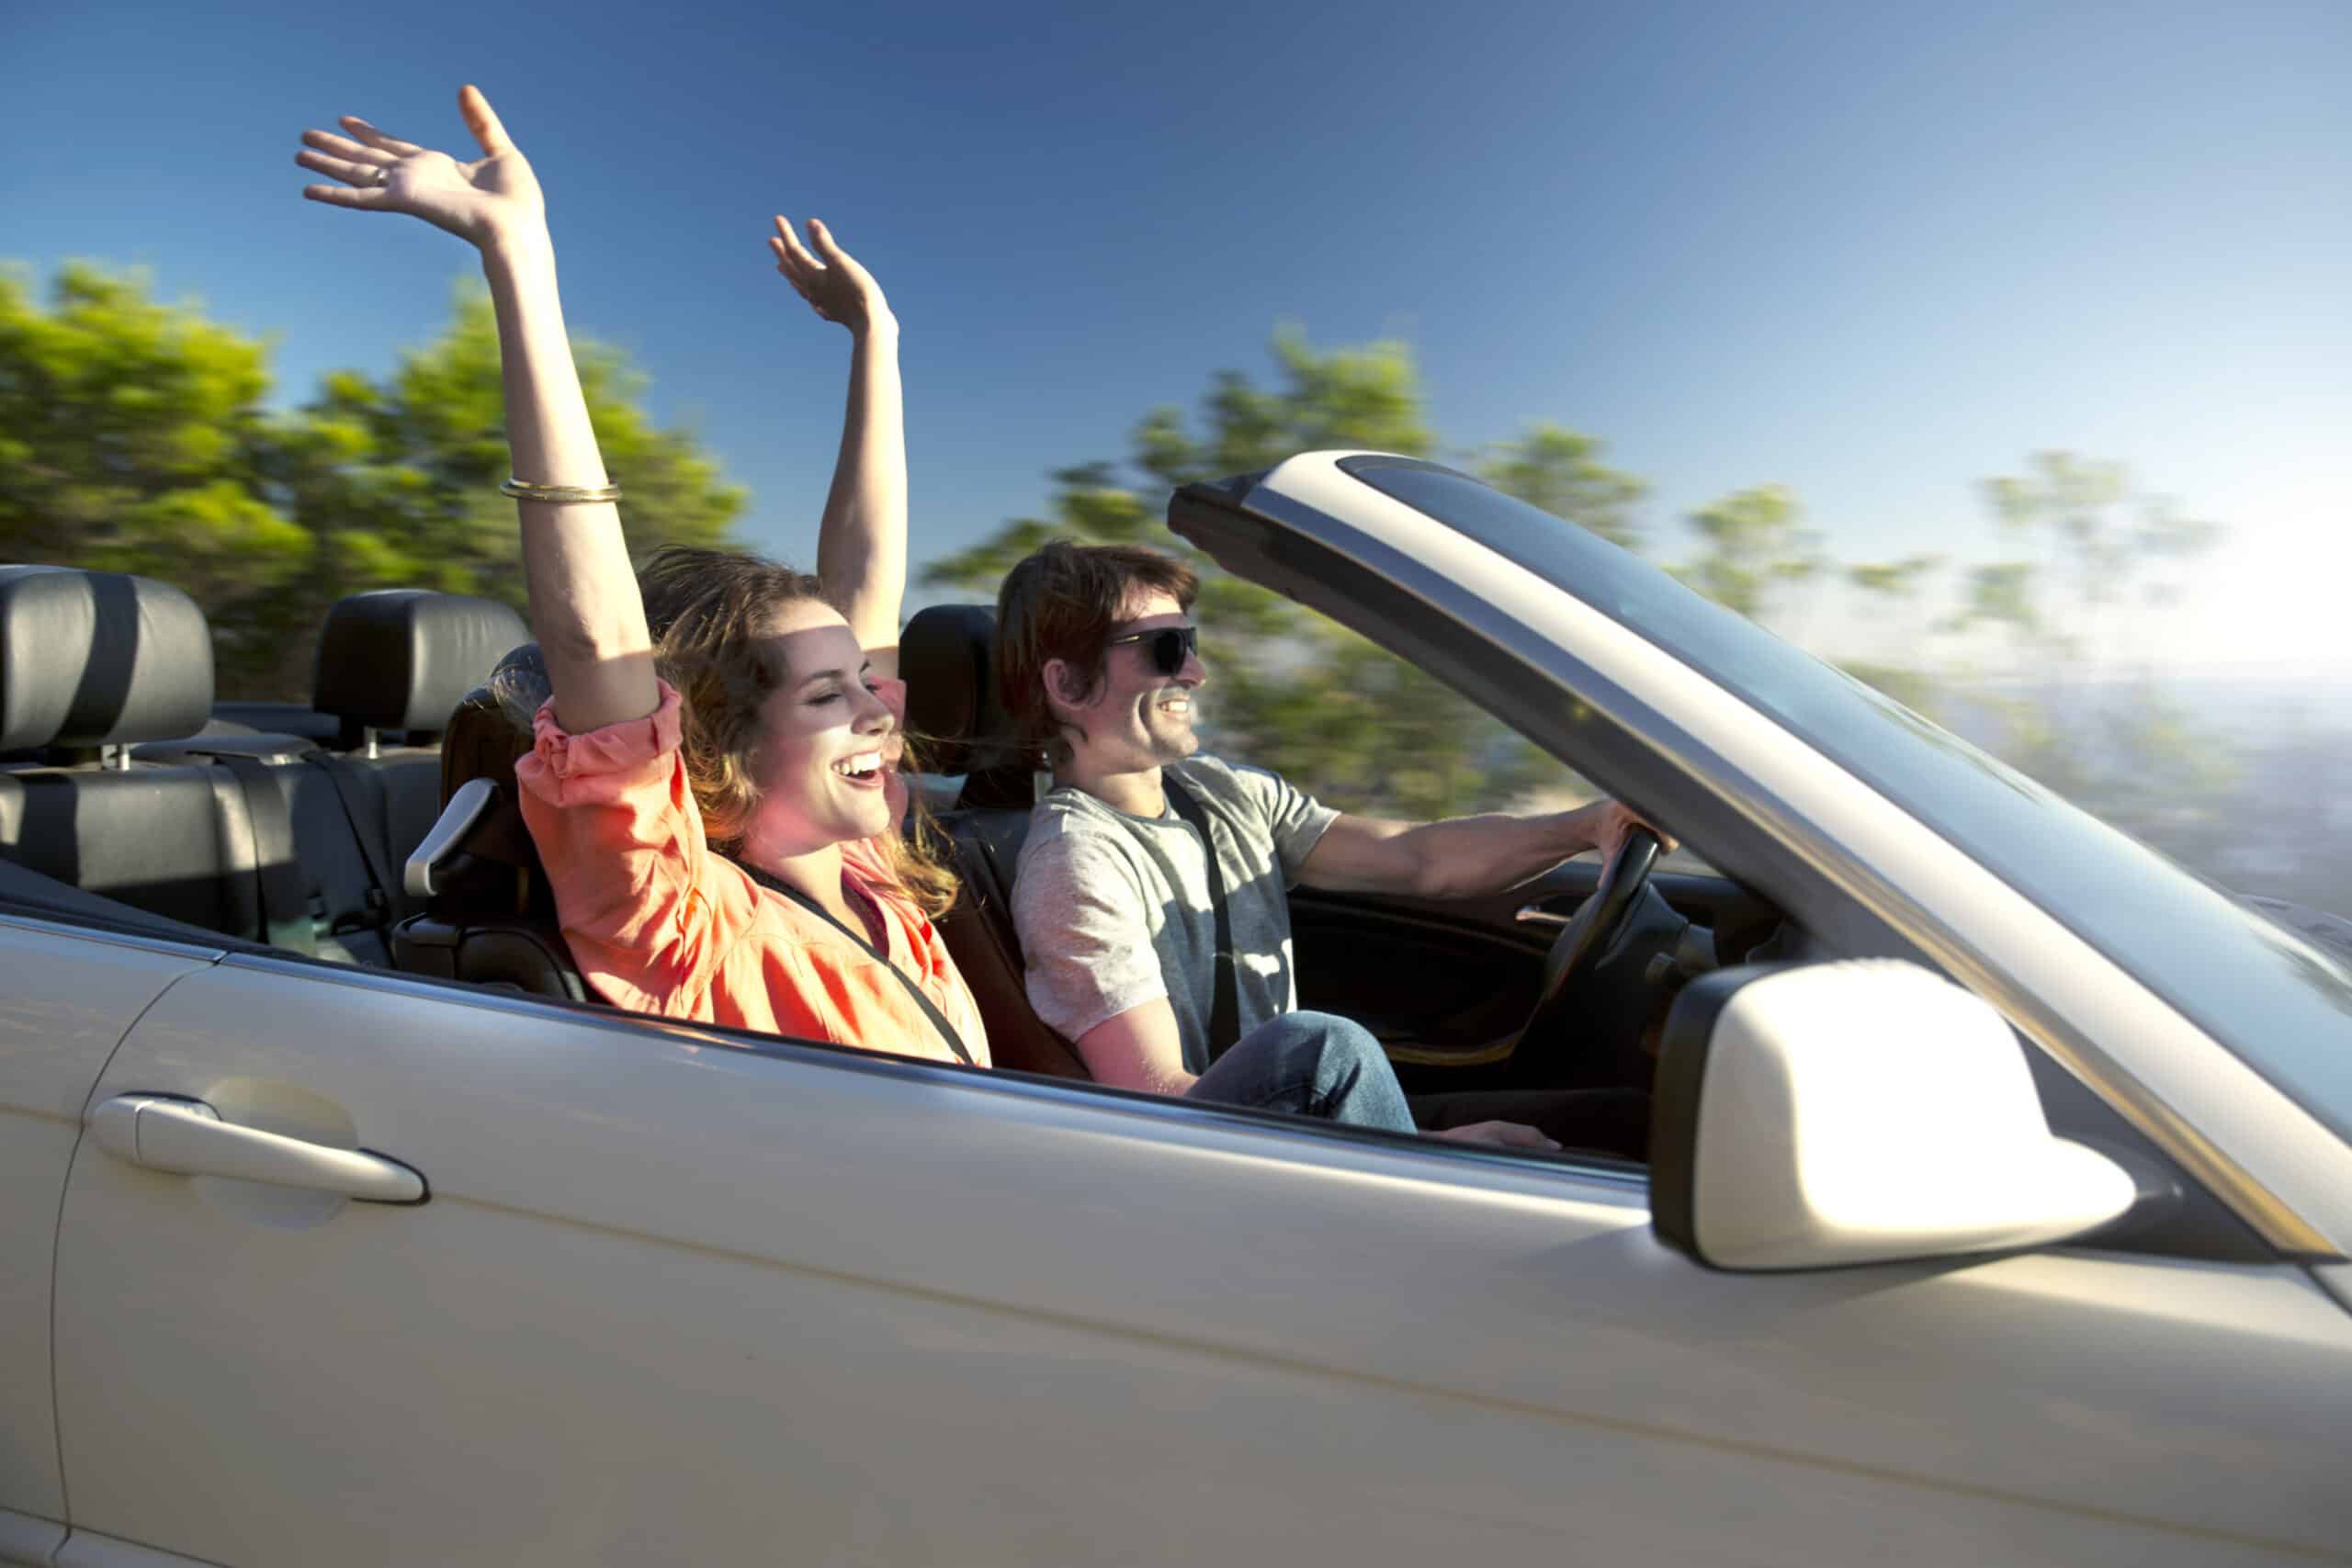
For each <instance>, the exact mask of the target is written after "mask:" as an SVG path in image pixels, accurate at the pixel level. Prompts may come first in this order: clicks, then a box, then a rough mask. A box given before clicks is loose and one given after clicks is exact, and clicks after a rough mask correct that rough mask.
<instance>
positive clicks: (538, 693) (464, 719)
mask: <svg viewBox="0 0 2352 1568" xmlns="http://www.w3.org/2000/svg"><path fill="white" fill-rule="evenodd" d="M548 690H549V688H548V667H547V661H546V660H544V659H542V658H541V657H540V656H539V645H538V644H537V643H536V642H526V643H525V644H524V645H523V646H522V647H520V648H517V649H512V650H511V651H509V652H508V653H507V655H506V657H505V658H503V659H502V660H499V661H498V667H497V668H496V669H494V670H492V671H491V672H490V678H489V679H488V680H486V681H484V682H482V683H481V685H479V686H476V687H475V688H474V689H473V690H472V691H470V692H468V693H467V694H465V698H464V700H463V701H461V702H459V703H458V705H457V708H456V710H455V711H454V712H452V713H450V714H449V715H448V716H447V718H446V720H445V721H444V722H446V723H447V726H448V729H447V733H446V734H444V735H443V736H442V737H441V799H442V801H443V803H444V804H447V801H448V799H449V797H450V796H451V795H455V794H457V793H458V785H460V784H464V783H466V782H467V781H468V780H469V779H489V780H490V781H491V782H492V783H493V784H499V785H500V786H502V787H503V788H506V789H508V790H510V791H511V790H512V789H513V786H514V783H515V759H516V758H518V757H520V756H522V754H523V753H524V752H526V751H527V750H530V749H531V719H532V717H533V716H534V715H536V714H537V712H538V711H539V705H541V704H542V703H544V702H546V701H547V700H548Z"/></svg>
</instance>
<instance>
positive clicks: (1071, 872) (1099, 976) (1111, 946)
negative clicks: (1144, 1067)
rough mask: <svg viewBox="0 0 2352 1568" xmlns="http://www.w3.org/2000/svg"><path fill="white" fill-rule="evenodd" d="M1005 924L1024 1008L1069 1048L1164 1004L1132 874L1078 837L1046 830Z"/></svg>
mask: <svg viewBox="0 0 2352 1568" xmlns="http://www.w3.org/2000/svg"><path fill="white" fill-rule="evenodd" d="M1012 921H1013V927H1014V929H1015V930H1016V931H1018V932H1019V933H1020V936H1021V953H1022V957H1023V961H1024V962H1025V963H1026V964H1027V965H1028V973H1027V976H1026V978H1027V988H1028V992H1029V1005H1030V1006H1031V1007H1032V1008H1034V1009H1035V1010H1036V1013H1037V1016H1038V1017H1039V1018H1041V1019H1044V1020H1045V1021H1046V1023H1047V1024H1049V1025H1051V1026H1052V1027H1053V1028H1055V1029H1057V1030H1059V1031H1060V1032H1062V1034H1063V1035H1064V1036H1065V1037H1067V1038H1068V1039H1069V1040H1072V1041H1075V1040H1077V1039H1078V1038H1079V1036H1080V1035H1082V1034H1084V1033H1086V1032H1088V1031H1090V1030H1091V1029H1092V1028H1094V1026H1095V1025H1097V1024H1099V1023H1103V1022H1107V1021H1109V1020H1111V1019H1114V1018H1116V1017H1118V1016H1119V1014H1121V1013H1123V1012H1125V1011H1126V1010H1128V1009H1130V1008H1136V1007H1141V1006H1142V1005H1143V1004H1144V1003H1146V1002H1150V1001H1158V1000H1159V999H1160V998H1164V997H1165V996H1167V995H1168V986H1167V982H1166V981H1165V980H1163V979H1162V978H1161V977H1160V973H1159V953H1157V952H1156V951H1155V950H1154V949H1153V947H1152V945H1151V932H1150V930H1149V929H1148V926H1147V925H1146V924H1145V917H1144V894H1143V887H1142V884H1141V883H1140V882H1139V881H1138V880H1137V878H1136V873H1135V868H1134V867H1133V866H1132V865H1131V864H1129V863H1128V862H1127V860H1126V858H1125V856H1123V855H1121V854H1120V853H1119V852H1117V851H1116V850H1115V849H1114V848H1112V847H1111V845H1109V844H1108V843H1106V842H1104V841H1103V840H1101V839H1098V838H1095V837H1093V836H1091V835H1089V834H1087V833H1085V832H1084V831H1083V830H1080V831H1077V832H1072V831H1070V830H1069V829H1068V827H1067V825H1065V826H1064V827H1063V829H1062V830H1060V831H1053V830H1051V829H1048V830H1047V832H1046V834H1045V835H1044V836H1043V837H1041V838H1039V839H1037V840H1035V841H1034V842H1033V843H1032V845H1031V847H1030V849H1029V851H1028V852H1027V853H1025V854H1023V856H1022V858H1021V869H1020V874H1018V875H1017V876H1016V877H1015V878H1014V880H1013V885H1012Z"/></svg>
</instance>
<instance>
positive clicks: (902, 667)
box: [899, 604, 1014, 773]
mask: <svg viewBox="0 0 2352 1568" xmlns="http://www.w3.org/2000/svg"><path fill="white" fill-rule="evenodd" d="M899 678H900V679H902V680H904V681H905V682H906V683H907V728H909V729H910V730H912V731H913V732H914V733H915V734H916V735H917V736H918V737H921V738H922V740H923V750H924V757H923V761H924V762H925V763H926V765H927V766H928V767H929V768H930V770H931V771H932V772H933V773H976V772H978V771H980V770H982V769H988V768H996V767H1001V766H1003V765H1005V764H1006V763H1007V762H1009V761H1013V760H1014V759H1013V754H1012V740H1013V730H1012V716H1011V715H1010V714H1008V713H1006V712H1005V708H1004V702H1003V699H1002V698H1001V696H999V695H998V694H997V688H996V612H995V611H994V610H992V609H990V608H989V607H988V606H987V605H985V604H934V605H933V606H932V607H931V608H930V609H928V610H924V611H922V612H921V613H920V614H918V615H916V616H915V618H914V619H913V620H911V621H909V622H908V623H907V628H906V630H905V631H903V632H901V633H899Z"/></svg>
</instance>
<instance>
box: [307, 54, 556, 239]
mask: <svg viewBox="0 0 2352 1568" xmlns="http://www.w3.org/2000/svg"><path fill="white" fill-rule="evenodd" d="M458 112H459V113H460V114H462V115H464V116H465V119H466V128H467V129H468V130H471V131H472V132H473V134H474V140H475V141H477V142H479V143H480V144H481V151H482V156H481V157H480V158H477V159H475V160H474V161H473V162H472V163H470V164H461V163H459V162H458V160H457V159H455V158H452V157H450V156H449V155H448V154H447V152H434V151H433V150H432V149H430V148H427V147H419V146H417V145H416V144H415V143H414V142H413V141H401V140H400V139H399V138H397V137H392V136H387V135H385V134H384V133H383V132H382V131H380V130H377V129H376V128H375V127H374V126H372V125H370V124H368V122H367V121H366V120H364V119H361V118H359V117H358V116H356V115H345V116H344V117H343V118H342V119H341V121H340V122H339V123H340V124H341V125H342V126H343V128H344V130H347V131H349V132H350V133H351V136H352V137H356V138H357V140H356V141H353V140H351V139H350V138H349V137H342V136H336V135H334V134H333V133H331V132H328V131H324V130H306V131H304V132H303V133H302V142H303V151H302V152H297V153H296V154H294V161H295V162H296V163H297V164H301V165H302V167H304V168H306V169H311V170H313V171H315V172H317V173H319V174H322V175H333V176H334V177H335V178H336V179H338V180H341V181H342V182H343V184H341V185H331V186H330V185H319V186H304V187H303V190H302V194H303V196H305V197H308V198H309V199H311V200H312V201H323V202H325V203H326V204H327V205H328V206H330V207H355V208H357V209H360V210H361V211H363V212H405V213H408V214H410V215H411V216H413V217H417V218H422V219H424V220H425V221H426V222H427V223H430V224H432V225H433V226H434V227H435V228H437V229H447V231H449V232H450V233H452V234H455V235H457V236H458V238H459V239H461V240H464V241H465V242H467V243H469V244H471V245H473V246H474V247H476V248H477V249H479V250H482V251H489V250H492V249H493V248H494V247H496V246H498V245H501V244H505V243H511V242H513V241H515V240H517V239H526V238H529V237H531V236H533V235H535V234H544V233H545V232H546V229H547V203H546V201H545V199H544V198H543V197H541V196H540V194H539V182H538V177H537V175H534V174H532V173H531V164H530V161H529V160H528V159H526V158H525V157H524V156H523V154H522V153H521V152H518V151H517V150H516V149H515V143H514V142H513V141H511V140H510V139H509V138H508V137H507V134H506V128H505V127H504V126H503V125H501V124H499V122H498V114H497V111H495V110H493V109H492V107H490V100H489V99H488V98H485V97H483V96H481V89H480V88H478V87H472V86H468V87H464V88H461V89H459V91H458Z"/></svg>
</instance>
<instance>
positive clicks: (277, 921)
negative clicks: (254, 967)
mask: <svg viewBox="0 0 2352 1568" xmlns="http://www.w3.org/2000/svg"><path fill="white" fill-rule="evenodd" d="M211 757H212V760H213V761H216V762H218V763H220V765H221V766H222V767H224V768H226V769H228V770H229V776H230V777H231V778H233V779H235V780H236V781H237V786H238V788H240V789H241V790H243V792H244V796H245V820H246V821H247V823H249V824H250V825H251V826H252V828H253V833H254V883H255V891H256V894H257V896H258V897H259V899H260V902H261V926H262V930H261V935H262V940H264V941H265V942H268V943H269V944H270V945H271V946H272V947H284V948H290V949H291V950H293V951H294V952H296V953H302V954H304V955H305V956H313V955H315V954H316V953H317V952H318V943H317V941H316V939H315V938H314V936H313V935H312V933H311V901H310V899H309V898H308V897H306V896H304V894H303V892H302V865H301V863H300V861H298V860H296V859H295V858H294V814H293V812H292V811H291V810H290V809H289V808H288V806H287V804H286V796H285V795H284V794H283V793H281V792H280V791H279V789H278V787H277V776H276V775H275V774H274V773H272V772H271V770H270V766H269V764H268V763H266V762H265V761H262V760H261V759H260V758H258V757H246V756H239V755H234V754H232V753H229V752H225V751H215V752H213V753H211Z"/></svg>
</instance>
